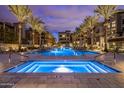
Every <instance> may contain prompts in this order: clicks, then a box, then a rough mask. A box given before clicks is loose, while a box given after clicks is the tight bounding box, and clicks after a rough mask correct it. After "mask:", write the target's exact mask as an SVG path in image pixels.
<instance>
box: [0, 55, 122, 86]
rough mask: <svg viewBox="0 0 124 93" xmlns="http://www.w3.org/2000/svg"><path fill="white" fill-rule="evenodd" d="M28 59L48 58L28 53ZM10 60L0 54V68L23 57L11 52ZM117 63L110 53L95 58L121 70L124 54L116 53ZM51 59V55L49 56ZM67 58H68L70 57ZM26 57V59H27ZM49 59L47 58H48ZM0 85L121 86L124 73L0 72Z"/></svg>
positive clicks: (8, 65)
mask: <svg viewBox="0 0 124 93" xmlns="http://www.w3.org/2000/svg"><path fill="white" fill-rule="evenodd" d="M29 56H30V57H29V58H28V59H30V60H32V59H37V60H40V59H45V60H46V59H48V57H42V56H40V55H29ZM12 57H13V59H12V62H11V63H9V62H8V59H7V58H8V55H7V54H2V55H0V70H1V71H3V69H5V68H8V67H12V66H15V65H16V64H19V63H22V62H23V60H24V58H23V57H20V56H19V55H17V54H13V56H12ZM116 57H117V63H116V64H115V63H114V62H113V55H112V53H108V54H107V55H103V56H101V57H100V58H97V60H100V61H102V62H103V63H105V64H107V65H109V66H112V67H115V68H117V69H119V70H121V71H124V54H118V55H116ZM49 58H50V59H51V57H49ZM72 58H73V59H82V58H83V59H84V58H85V60H87V59H88V58H91V59H93V56H84V57H72ZM72 58H68V59H72ZM28 59H27V60H28ZM52 59H66V57H65V58H64V57H63V58H53V57H52ZM19 60H21V62H20V61H19ZM48 60H49V59H48ZM0 87H14V88H15V87H47V88H51V87H53V88H57V87H60V88H64V87H66V88H68V87H69V88H73V87H74V88H78V87H79V88H84V87H86V88H99V87H100V88H109V87H110V88H111V87H112V88H121V87H124V73H117V74H110V73H108V74H100V73H99V74H88V73H87V74H77V73H70V74H68V73H65V74H62V73H60V74H59V73H56V74H55V73H52V74H47V73H33V74H32V73H28V74H24V73H23V74H18V73H16V74H15V73H4V72H1V73H0Z"/></svg>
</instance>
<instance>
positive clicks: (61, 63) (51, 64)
mask: <svg viewBox="0 0 124 93" xmlns="http://www.w3.org/2000/svg"><path fill="white" fill-rule="evenodd" d="M6 72H11V73H117V72H119V71H118V70H116V69H113V68H111V67H108V66H106V65H103V64H101V63H100V62H97V61H91V60H87V61H84V60H50V61H47V60H45V61H43V60H42V61H27V62H25V63H23V64H21V65H18V66H16V67H13V68H10V69H8V70H6Z"/></svg>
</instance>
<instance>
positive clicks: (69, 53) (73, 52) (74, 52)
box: [31, 48, 99, 56]
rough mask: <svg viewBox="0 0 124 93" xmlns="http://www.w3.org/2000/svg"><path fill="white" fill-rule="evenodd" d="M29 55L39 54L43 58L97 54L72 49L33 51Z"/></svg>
mask: <svg viewBox="0 0 124 93" xmlns="http://www.w3.org/2000/svg"><path fill="white" fill-rule="evenodd" d="M31 54H41V55H43V56H81V55H85V54H89V55H90V54H92V55H93V54H99V53H97V52H93V51H81V50H75V49H72V48H54V49H50V50H47V51H35V52H31Z"/></svg>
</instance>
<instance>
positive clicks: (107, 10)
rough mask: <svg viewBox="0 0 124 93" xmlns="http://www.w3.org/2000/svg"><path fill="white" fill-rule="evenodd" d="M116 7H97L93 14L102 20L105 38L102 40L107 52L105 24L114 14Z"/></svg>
mask: <svg viewBox="0 0 124 93" xmlns="http://www.w3.org/2000/svg"><path fill="white" fill-rule="evenodd" d="M116 8H117V6H116V5H98V6H97V8H96V9H95V11H94V12H95V13H97V14H98V15H100V16H102V17H103V18H104V27H105V28H104V29H105V38H104V42H105V51H108V47H107V28H106V26H107V24H108V21H109V18H110V17H111V16H112V15H113V14H114V13H115V12H116Z"/></svg>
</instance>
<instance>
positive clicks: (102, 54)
mask: <svg viewBox="0 0 124 93" xmlns="http://www.w3.org/2000/svg"><path fill="white" fill-rule="evenodd" d="M105 54H107V53H103V54H99V55H97V56H95V57H94V58H95V59H96V58H97V57H100V56H102V55H105Z"/></svg>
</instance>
